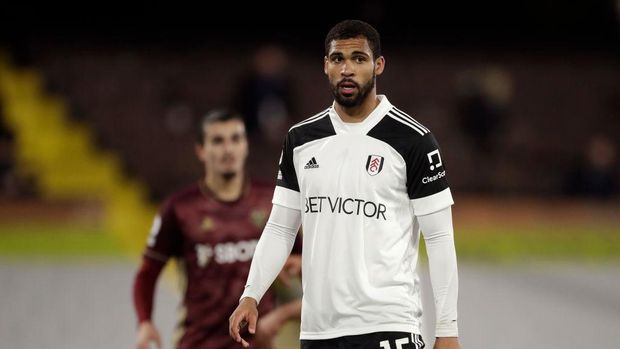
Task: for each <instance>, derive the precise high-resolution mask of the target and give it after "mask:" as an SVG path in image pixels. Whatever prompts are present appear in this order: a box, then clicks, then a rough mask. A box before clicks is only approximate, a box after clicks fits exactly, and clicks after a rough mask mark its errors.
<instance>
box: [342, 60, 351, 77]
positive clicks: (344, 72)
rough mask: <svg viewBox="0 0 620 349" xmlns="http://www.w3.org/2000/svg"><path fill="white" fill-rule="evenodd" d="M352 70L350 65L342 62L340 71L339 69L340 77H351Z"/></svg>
mask: <svg viewBox="0 0 620 349" xmlns="http://www.w3.org/2000/svg"><path fill="white" fill-rule="evenodd" d="M353 73H354V72H353V69H352V68H351V64H350V63H348V62H346V61H345V62H344V63H343V64H342V69H340V75H342V76H352V75H353Z"/></svg>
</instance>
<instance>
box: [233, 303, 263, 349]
mask: <svg viewBox="0 0 620 349" xmlns="http://www.w3.org/2000/svg"><path fill="white" fill-rule="evenodd" d="M257 320H258V303H257V302H256V300H255V299H254V298H250V297H245V298H243V299H242V300H241V302H239V305H238V306H237V309H235V311H234V312H233V313H232V315H231V316H230V318H229V319H228V333H229V334H230V337H232V339H233V340H234V341H235V342H237V343H241V345H243V347H244V348H248V347H249V346H250V344H249V343H248V342H246V341H245V340H244V339H243V338H241V335H240V334H239V331H241V328H242V327H244V326H245V325H248V331H249V332H250V333H251V334H254V333H255V332H256V321H257Z"/></svg>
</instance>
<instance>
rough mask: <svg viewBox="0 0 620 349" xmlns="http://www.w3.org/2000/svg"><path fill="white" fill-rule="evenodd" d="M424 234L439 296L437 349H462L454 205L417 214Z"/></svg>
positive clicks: (437, 295) (437, 303)
mask: <svg viewBox="0 0 620 349" xmlns="http://www.w3.org/2000/svg"><path fill="white" fill-rule="evenodd" d="M417 219H418V222H419V223H420V228H421V229H422V233H423V234H424V240H425V242H426V250H427V254H428V262H429V269H430V275H431V283H432V288H433V295H434V298H435V313H436V324H435V336H436V337H437V339H436V341H435V347H434V348H435V349H438V348H460V346H459V344H458V326H457V298H458V272H457V263H456V251H455V247H454V230H453V227H452V210H451V208H450V206H448V207H446V208H444V209H443V210H440V211H437V212H434V213H430V214H427V215H420V216H417Z"/></svg>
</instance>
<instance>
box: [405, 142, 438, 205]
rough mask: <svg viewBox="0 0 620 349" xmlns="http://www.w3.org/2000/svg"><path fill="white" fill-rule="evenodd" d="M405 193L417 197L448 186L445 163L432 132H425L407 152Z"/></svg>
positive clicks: (434, 192) (431, 193) (412, 197)
mask: <svg viewBox="0 0 620 349" xmlns="http://www.w3.org/2000/svg"><path fill="white" fill-rule="evenodd" d="M406 161H407V193H408V194H409V198H410V199H419V198H423V197H425V196H429V195H433V194H436V193H439V192H441V191H443V190H445V189H446V188H448V181H447V179H446V164H445V163H444V161H443V156H442V154H441V150H440V149H439V145H438V144H437V141H436V140H435V137H434V136H433V134H432V133H427V134H425V135H424V136H423V137H421V138H420V139H419V140H418V142H417V143H416V144H415V145H414V146H413V148H412V149H410V150H409V152H408V154H407V159H406Z"/></svg>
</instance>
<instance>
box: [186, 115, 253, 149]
mask: <svg viewBox="0 0 620 349" xmlns="http://www.w3.org/2000/svg"><path fill="white" fill-rule="evenodd" d="M229 120H239V121H241V123H243V124H244V125H245V122H244V120H243V116H241V114H239V113H237V112H235V111H233V110H228V109H214V110H211V111H209V112H208V113H206V114H205V115H204V116H203V117H202V118H200V121H199V123H198V125H197V127H196V129H197V130H196V131H197V133H196V141H197V142H198V143H199V144H204V142H205V126H207V125H209V124H212V123H214V122H225V121H229Z"/></svg>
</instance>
